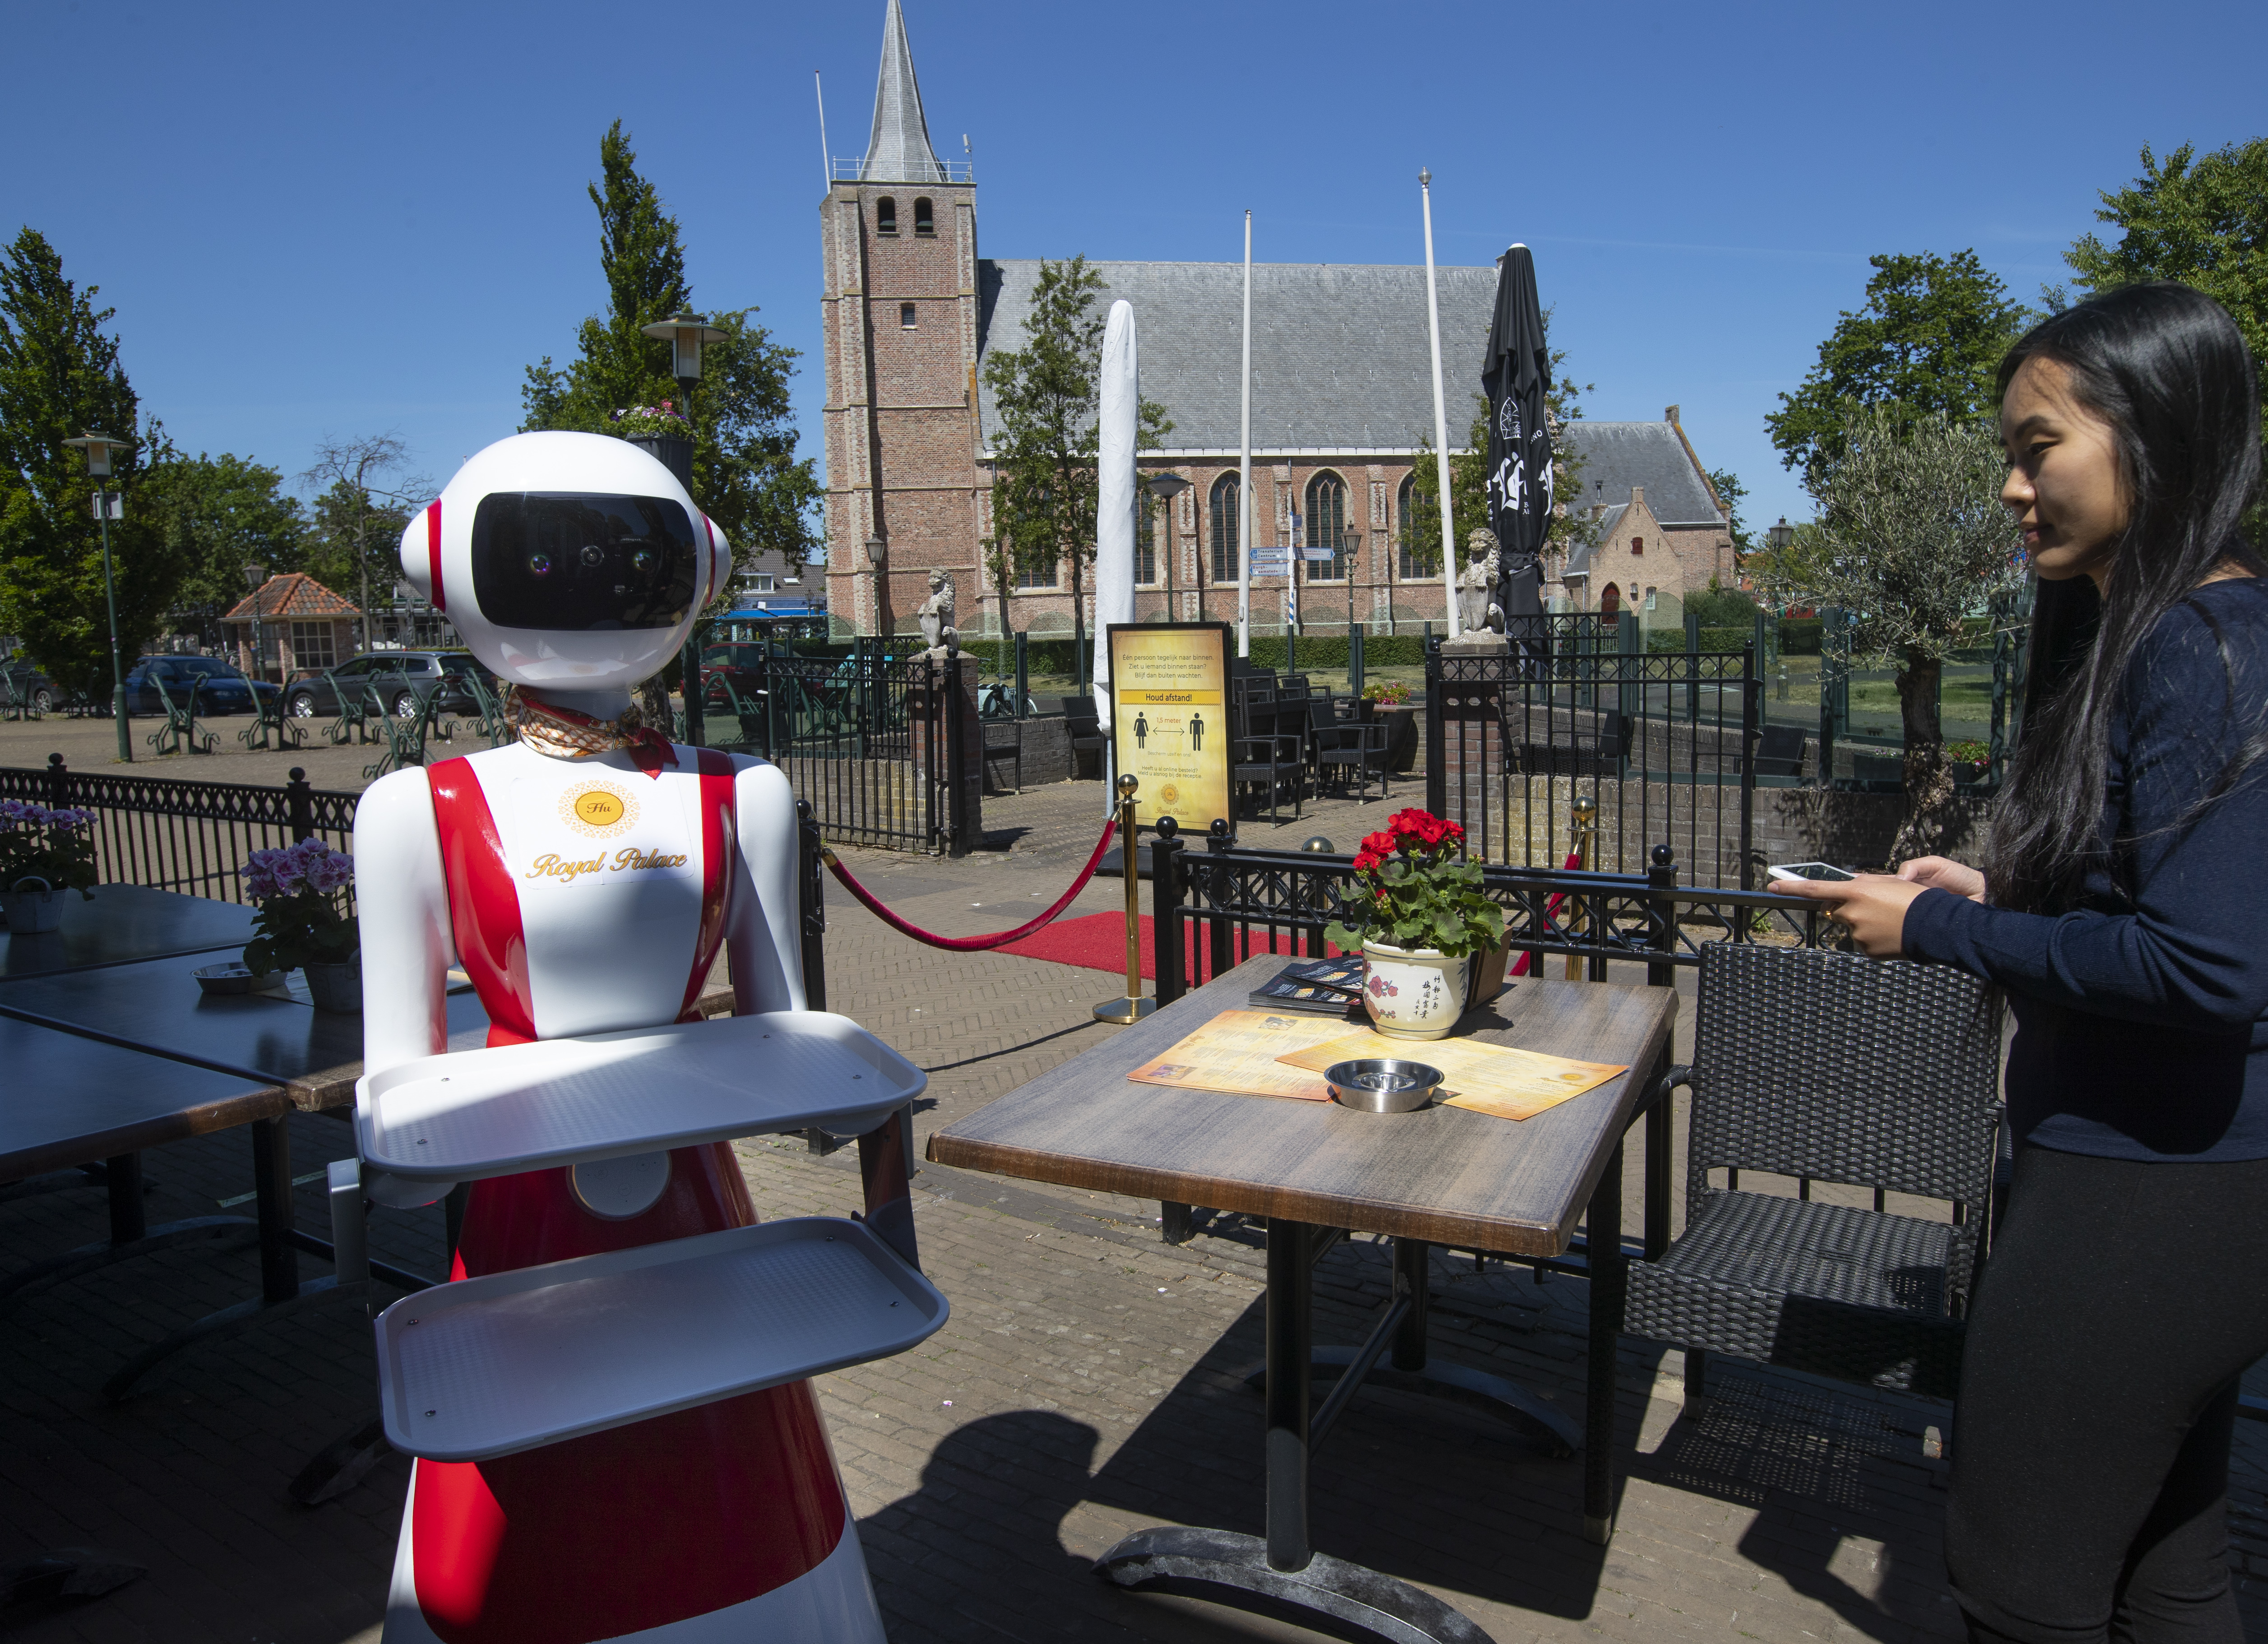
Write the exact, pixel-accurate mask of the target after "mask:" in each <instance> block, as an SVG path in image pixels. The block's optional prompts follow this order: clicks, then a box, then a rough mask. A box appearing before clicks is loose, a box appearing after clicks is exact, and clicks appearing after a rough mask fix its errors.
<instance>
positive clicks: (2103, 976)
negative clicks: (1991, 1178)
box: [1905, 578, 2268, 1161]
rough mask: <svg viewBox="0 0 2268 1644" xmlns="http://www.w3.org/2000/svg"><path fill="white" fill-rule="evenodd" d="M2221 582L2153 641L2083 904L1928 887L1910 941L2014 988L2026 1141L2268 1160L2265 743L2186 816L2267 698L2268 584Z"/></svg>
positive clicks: (2015, 1062)
mask: <svg viewBox="0 0 2268 1644" xmlns="http://www.w3.org/2000/svg"><path fill="white" fill-rule="evenodd" d="M2264 580H2268V579H2250V578H2238V579H2231V580H2228V581H2225V582H2216V583H2212V584H2209V585H2207V586H2205V587H2203V588H2200V589H2198V591H2197V592H2196V593H2193V594H2191V596H2190V597H2189V598H2188V599H2187V600H2185V601H2183V603H2182V604H2180V605H2178V606H2176V607H2175V608H2174V609H2173V610H2171V611H2170V612H2169V613H2168V614H2167V615H2166V616H2165V617H2164V618H2163V619H2162V620H2161V622H2160V623H2158V625H2157V627H2156V628H2155V629H2154V630H2152V631H2151V633H2150V635H2149V637H2148V638H2147V639H2145V640H2144V641H2143V643H2142V644H2141V645H2140V646H2139V647H2138V648H2137V651H2136V654H2135V658H2134V661H2133V664H2132V667H2131V668H2130V669H2129V670H2128V673H2127V676H2126V679H2125V682H2124V689H2123V691H2122V693H2121V697H2120V702H2121V707H2120V711H2119V712H2118V714H2117V718H2116V719H2114V720H2113V722H2112V725H2111V728H2110V760H2109V765H2108V782H2107V784H2106V793H2105V804H2104V807H2103V813H2104V814H2103V838H2104V840H2105V842H2106V845H2107V855H2105V856H2104V857H2103V858H2102V859H2101V860H2100V864H2099V866H2096V867H2095V868H2093V869H2091V870H2090V871H2089V873H2088V875H2087V878H2086V881H2085V884H2084V888H2083V889H2082V891H2081V894H2080V896H2079V899H2078V902H2077V904H2076V905H2075V906H2073V908H2072V909H2071V910H2069V911H2068V912H2064V913H2057V914H2039V913H2017V912H2013V911H2011V910H2007V909H2006V908H1994V907H1988V906H1984V905H1981V904H1979V903H1973V902H1970V901H1968V900H1967V899H1966V898H1964V897H1961V896H1954V895H1952V894H1951V893H1950V892H1948V891H1942V890H1927V891H1924V892H1923V893H1922V894H1921V895H1920V896H1917V897H1915V898H1914V900H1913V903H1912V904H1911V906H1910V907H1909V908H1908V909H1907V910H1906V922H1905V951H1906V953H1907V955H1909V956H1910V957H1912V958H1915V959H1922V960H1929V961H1934V962H1940V963H1943V964H1950V965H1958V966H1959V967H1960V968H1961V969H1964V970H1967V971H1970V972H1972V973H1974V974H1975V975H1977V976H1980V977H1985V978H1986V979H1987V980H1990V981H1992V982H1997V983H1999V984H2001V986H2002V987H2004V988H2005V989H2006V990H2007V995H2008V1001H2009V1004H2010V1006H2011V1007H2012V1009H2013V1010H2014V1014H2015V1018H2016V1036H2015V1041H2014V1044H2013V1045H2011V1047H2010V1049H2009V1052H2008V1078H2007V1095H2008V1117H2009V1122H2010V1124H2011V1125H2012V1126H2013V1128H2014V1131H2015V1133H2016V1135H2017V1137H2018V1138H2019V1139H2022V1140H2026V1141H2029V1142H2031V1143H2033V1144H2035V1145H2036V1146H2043V1147H2052V1148H2055V1149H2057V1150H2058V1151H2060V1152H2064V1153H2077V1154H2099V1155H2102V1156H2104V1157H2108V1158H2115V1159H2139V1160H2151V1161H2227V1160H2235V1159H2261V1158H2268V1021H2264V1020H2263V1019H2264V1017H2268V758H2263V759H2261V760H2259V761H2257V762H2256V763H2254V764H2253V765H2252V766H2251V767H2250V769H2248V770H2246V772H2245V773H2244V775H2243V776H2242V778H2239V780H2238V781H2237V783H2236V785H2235V787H2233V788H2232V789H2231V790H2230V791H2229V792H2228V793H2226V794H2225V795H2223V796H2222V797H2221V798H2220V799H2219V800H2215V801H2214V802H2213V803H2212V804H2211V805H2209V806H2208V807H2206V808H2205V811H2204V812H2203V814H2202V815H2198V816H2197V817H2195V818H2194V819H2193V820H2186V821H2185V820H2184V819H2185V818H2187V817H2188V815H2189V813H2190V811H2191V807H2193V806H2195V805H2196V803H2197V802H2198V800H2199V799H2201V798H2202V797H2203V796H2204V795H2205V793H2208V792H2209V791H2210V790H2211V788H2212V786H2213V783H2214V781H2215V780H2216V779H2217V778H2219V777H2220V775H2221V773H2222V772H2223V770H2225V769H2226V768H2227V766H2228V762H2229V760H2230V758H2231V756H2234V755H2235V754H2236V753H2237V752H2238V751H2239V750H2240V749H2241V748H2242V747H2243V746H2244V744H2245V741H2246V740H2247V739H2248V738H2249V737H2250V736H2253V735H2255V734H2258V733H2259V732H2260V731H2261V730H2262V729H2263V728H2264V720H2263V718H2262V715H2263V711H2264V705H2268V586H2264Z"/></svg>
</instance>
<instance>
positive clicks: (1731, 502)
mask: <svg viewBox="0 0 2268 1644" xmlns="http://www.w3.org/2000/svg"><path fill="white" fill-rule="evenodd" d="M1709 483H1710V484H1711V485H1712V486H1713V487H1715V489H1716V492H1717V500H1718V501H1719V502H1720V503H1723V504H1724V505H1725V512H1727V514H1728V515H1730V516H1731V518H1730V520H1728V521H1727V523H1728V524H1729V526H1730V527H1731V529H1732V533H1733V563H1734V564H1736V565H1737V564H1740V563H1741V560H1742V557H1744V556H1746V555H1747V554H1749V553H1750V552H1751V551H1753V550H1754V549H1755V548H1756V544H1755V543H1754V542H1751V541H1749V526H1748V521H1747V520H1743V519H1742V518H1741V498H1743V497H1746V496H1747V495H1748V494H1749V488H1748V487H1747V486H1745V485H1743V484H1742V483H1741V476H1739V475H1737V474H1735V473H1734V472H1733V470H1732V469H1730V468H1711V469H1710V470H1709Z"/></svg>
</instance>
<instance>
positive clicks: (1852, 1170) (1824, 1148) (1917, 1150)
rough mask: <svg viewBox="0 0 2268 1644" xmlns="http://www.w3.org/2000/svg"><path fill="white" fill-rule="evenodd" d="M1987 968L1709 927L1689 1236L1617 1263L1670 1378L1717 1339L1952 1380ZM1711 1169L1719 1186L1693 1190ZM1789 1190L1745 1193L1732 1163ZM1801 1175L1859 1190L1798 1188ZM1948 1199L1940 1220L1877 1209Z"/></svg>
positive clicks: (1974, 1264)
mask: <svg viewBox="0 0 2268 1644" xmlns="http://www.w3.org/2000/svg"><path fill="white" fill-rule="evenodd" d="M1999 1015H2000V1013H1999V1005H1998V1003H1997V1001H1993V1000H1991V999H1989V998H1988V995H1987V993H1986V991H1985V984H1983V983H1981V982H1979V981H1977V980H1976V979H1975V978H1973V977H1967V976H1964V975H1962V974H1961V973H1960V972H1958V971H1955V970H1949V969H1941V968H1940V967H1937V966H1933V965H1918V964H1908V963H1883V962H1878V961H1875V960H1870V959H1862V958H1859V957H1858V956H1857V955H1849V954H1834V953H1823V952H1819V951H1816V950H1808V949H1801V948H1775V947H1749V946H1746V945H1734V944H1731V943H1717V944H1712V945H1711V946H1710V947H1706V948H1705V949H1704V950H1703V953H1702V960H1701V988H1700V1009H1699V1011H1698V1014H1697V1016H1696V1018H1695V1022H1694V1051H1693V1065H1692V1066H1691V1067H1690V1069H1688V1068H1677V1069H1673V1070H1672V1071H1671V1073H1670V1075H1669V1078H1668V1082H1670V1083H1673V1084H1675V1083H1682V1084H1685V1085H1688V1086H1690V1087H1691V1089H1692V1093H1693V1107H1692V1117H1691V1121H1690V1133H1689V1138H1688V1142H1687V1147H1686V1165H1685V1170H1686V1177H1685V1181H1686V1187H1685V1231H1684V1232H1683V1234H1681V1235H1679V1236H1678V1237H1677V1238H1676V1239H1675V1240H1674V1241H1673V1242H1671V1243H1670V1245H1669V1248H1668V1250H1665V1251H1663V1252H1662V1253H1661V1256H1660V1257H1658V1258H1656V1259H1654V1260H1651V1261H1645V1262H1634V1263H1632V1264H1631V1268H1630V1288H1629V1301H1628V1306H1627V1308H1626V1310H1625V1312H1624V1323H1623V1328H1624V1331H1627V1332H1628V1333H1630V1334H1631V1335H1634V1336H1644V1337H1648V1338H1652V1339H1653V1340H1656V1341H1664V1342H1669V1343H1672V1344H1675V1345H1679V1346H1682V1347H1683V1348H1684V1349H1685V1350H1686V1360H1685V1364H1686V1369H1685V1386H1686V1390H1687V1391H1688V1392H1689V1393H1693V1394H1698V1393H1701V1392H1703V1391H1704V1390H1705V1381H1706V1376H1707V1355H1708V1354H1709V1353H1731V1354H1734V1356H1736V1357H1739V1358H1743V1359H1749V1360H1757V1361H1760V1362H1764V1363H1768V1364H1777V1365H1786V1366H1788V1367H1790V1368H1794V1369H1800V1370H1807V1371H1809V1372H1811V1373H1813V1374H1815V1375H1826V1376H1831V1377H1834V1378H1836V1379H1837V1380H1841V1381H1849V1382H1866V1383H1869V1384H1871V1385H1874V1386H1876V1387H1885V1388H1896V1389H1899V1390H1905V1391H1910V1392H1915V1393H1921V1394H1926V1395H1929V1396H1932V1397H1945V1398H1949V1397H1952V1396H1953V1393H1954V1390H1955V1384H1956V1383H1957V1382H1958V1380H1959V1377H1960V1368H1961V1345H1962V1329H1963V1326H1962V1316H1963V1314H1964V1313H1965V1312H1966V1310H1967V1307H1968V1302H1969V1298H1970V1294H1972V1292H1973V1289H1974V1286H1975V1284H1976V1280H1977V1268H1978V1265H1979V1264H1980V1262H1981V1260H1982V1245H1981V1237H1982V1235H1983V1234H1984V1232H1985V1227H1986V1225H1987V1215H1988V1206H1989V1204H1990V1200H1991V1196H1992V1161H1993V1139H1994V1132H1995V1131H1996V1128H1997V1126H1998V1124H1999V1110H2000V1104H1999V1069H2000V1020H1999ZM1712 1169H1723V1170H1724V1171H1726V1173H1727V1176H1726V1185H1725V1186H1723V1187H1721V1188H1718V1187H1712V1186H1711V1185H1710V1184H1709V1173H1710V1171H1712ZM1744 1169H1746V1170H1764V1171H1771V1172H1774V1173H1776V1174H1778V1175H1782V1176H1794V1177H1796V1178H1797V1179H1798V1181H1799V1183H1800V1193H1801V1197H1800V1198H1780V1197H1777V1196H1771V1197H1768V1196H1765V1195H1762V1194H1757V1193H1744V1192H1742V1191H1740V1173H1741V1172H1742V1170H1744ZM1814 1180H1818V1181H1824V1182H1836V1183H1846V1184H1849V1185H1852V1186H1858V1187H1870V1188H1872V1189H1874V1209H1873V1210H1871V1211H1869V1210H1864V1209H1859V1208H1854V1207H1851V1206H1847V1205H1829V1204H1821V1203H1816V1202H1814V1201H1813V1200H1812V1198H1811V1183H1813V1181H1814ZM1885 1191H1889V1192H1894V1193H1911V1194H1916V1195H1919V1196H1921V1197H1924V1198H1936V1199H1948V1200H1950V1201H1951V1202H1952V1203H1953V1205H1954V1206H1955V1209H1954V1216H1955V1220H1954V1221H1953V1222H1952V1223H1950V1224H1948V1223H1944V1222H1935V1221H1920V1220H1914V1219H1913V1218H1911V1217H1907V1216H1898V1215H1891V1214H1888V1213H1885V1212H1884V1211H1883V1210H1882V1207H1881V1206H1882V1195H1883V1193H1884V1192H1885Z"/></svg>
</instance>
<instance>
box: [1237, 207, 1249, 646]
mask: <svg viewBox="0 0 2268 1644" xmlns="http://www.w3.org/2000/svg"><path fill="white" fill-rule="evenodd" d="M1239 440H1240V446H1239V451H1238V455H1237V460H1236V511H1237V513H1238V515H1239V516H1240V517H1239V519H1238V520H1237V522H1236V654H1237V655H1239V656H1241V657H1249V656H1250V655H1251V654H1252V213H1251V212H1249V211H1247V212H1246V213H1245V214H1244V421H1243V424H1242V428H1241V433H1240V435H1239Z"/></svg>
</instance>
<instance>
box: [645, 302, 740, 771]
mask: <svg viewBox="0 0 2268 1644" xmlns="http://www.w3.org/2000/svg"><path fill="white" fill-rule="evenodd" d="M638 329H639V330H640V331H642V332H644V334H645V335H648V336H650V337H652V338H653V339H654V340H655V341H656V342H660V343H668V344H669V374H670V375H671V376H673V377H674V378H676V379H677V390H678V399H679V404H680V406H681V408H682V415H683V417H684V420H685V431H686V436H687V438H686V439H684V440H683V441H682V442H681V444H680V445H679V446H676V447H675V448H670V447H668V446H665V449H666V450H667V453H668V454H667V455H666V456H664V457H663V461H666V462H667V463H668V464H669V467H670V468H671V470H672V471H673V472H674V473H675V474H676V476H677V483H679V484H681V485H682V486H684V487H685V491H686V495H688V496H691V495H692V494H693V440H692V437H691V436H692V433H693V385H694V384H695V383H696V382H698V381H700V380H701V345H702V344H703V343H722V342H723V341H724V340H725V335H726V334H725V332H723V331H720V330H718V328H716V327H715V326H712V325H711V324H710V323H709V317H708V316H707V315H706V314H694V313H675V314H672V315H671V316H670V317H669V318H668V319H666V320H658V321H655V322H654V323H653V324H652V325H649V326H640V327H639V328H638ZM657 454H660V453H657ZM699 615H700V613H698V612H696V613H695V616H696V618H697V617H698V616H699ZM677 671H678V679H679V689H680V690H681V693H682V694H683V696H684V698H685V740H686V741H688V742H689V743H690V744H692V745H693V746H694V747H696V748H698V747H700V746H701V745H702V743H703V742H704V741H707V740H708V738H707V733H706V731H705V730H704V728H703V726H702V723H701V624H700V623H699V622H698V621H697V620H696V622H695V623H694V625H693V630H692V631H691V632H689V633H688V634H687V635H686V636H685V649H684V650H683V652H681V653H680V654H679V658H678V664H677Z"/></svg>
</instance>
